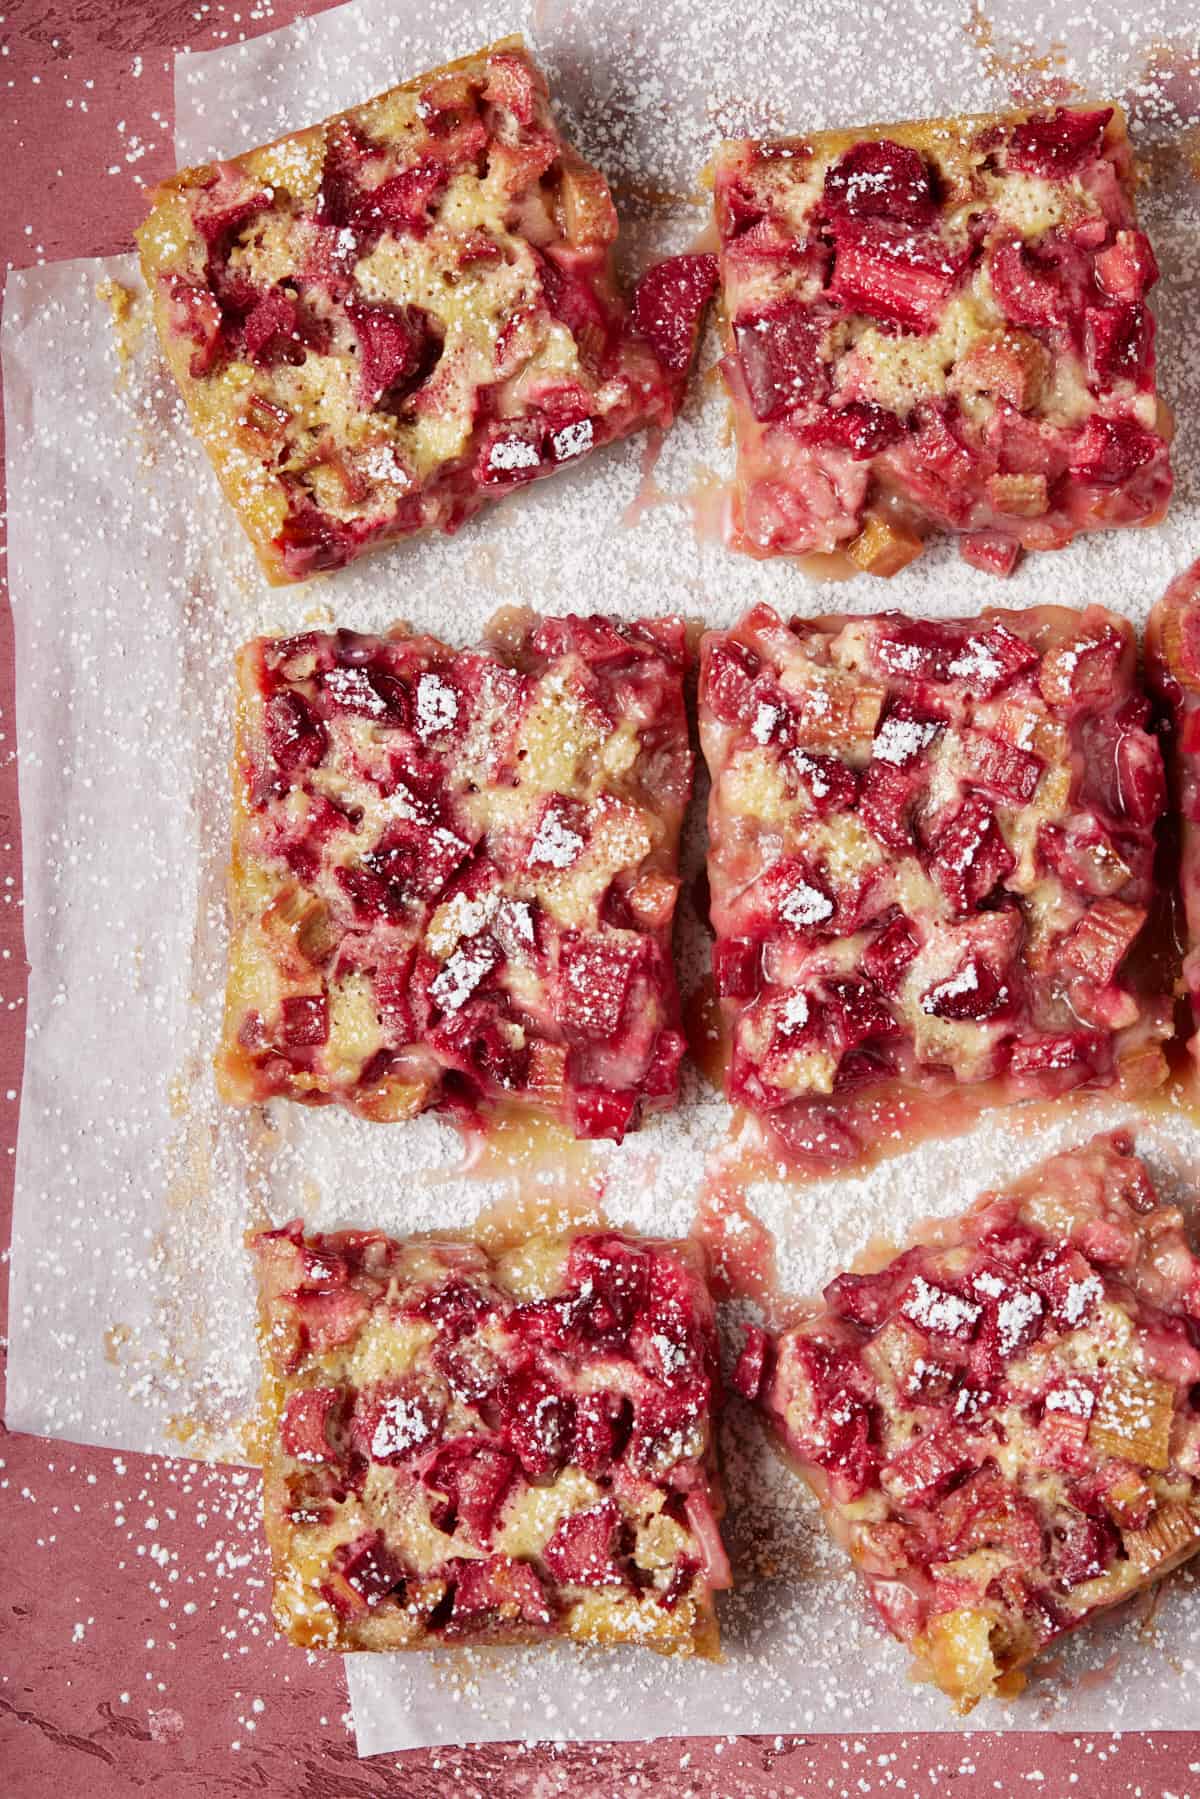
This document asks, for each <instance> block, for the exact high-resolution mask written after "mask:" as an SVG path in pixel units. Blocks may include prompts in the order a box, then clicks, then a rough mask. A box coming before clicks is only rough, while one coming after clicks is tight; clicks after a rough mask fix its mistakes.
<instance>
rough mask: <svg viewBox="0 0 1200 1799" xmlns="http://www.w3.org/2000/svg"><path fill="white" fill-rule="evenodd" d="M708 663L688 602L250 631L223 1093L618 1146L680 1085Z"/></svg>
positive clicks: (239, 1099) (242, 665)
mask: <svg viewBox="0 0 1200 1799" xmlns="http://www.w3.org/2000/svg"><path fill="white" fill-rule="evenodd" d="M685 660H686V648H685V642H684V631H683V625H682V623H681V622H680V620H678V619H671V618H667V619H653V620H646V621H643V622H641V623H638V624H623V623H617V622H614V621H611V620H608V619H604V618H599V617H592V618H577V617H568V618H560V619H554V618H547V619H541V620H539V619H537V618H536V617H534V615H533V614H530V613H520V612H509V613H506V614H505V613H502V614H500V615H499V616H498V617H497V618H496V619H495V620H493V622H492V626H491V627H490V632H489V637H488V640H487V641H486V642H485V644H484V646H483V647H482V648H481V649H479V650H474V651H464V652H456V651H453V650H450V649H448V648H447V647H446V646H445V645H444V644H442V643H439V642H438V641H436V640H435V639H433V638H431V637H410V636H407V635H405V634H404V632H403V631H402V630H399V629H397V630H396V631H394V632H392V633H389V634H388V635H387V636H385V637H369V636H361V635H357V634H355V633H354V632H350V631H339V632H332V633H329V632H315V631H313V632H306V633H304V634H302V635H300V636H296V637H289V638H282V639H269V638H260V639H258V640H256V641H255V642H253V643H251V644H248V645H247V646H246V648H245V649H244V650H243V651H242V653H241V656H240V658H239V680H240V710H239V742H238V752H237V765H236V771H235V823H234V852H233V866H232V873H231V881H230V900H231V911H232V942H231V951H230V968H229V983H228V989H227V995H226V1013H225V1031H224V1038H223V1043H222V1048H221V1052H220V1055H219V1057H218V1064H217V1067H218V1082H219V1085H220V1088H221V1092H222V1094H223V1096H224V1097H225V1098H226V1099H228V1100H231V1101H233V1102H235V1103H243V1104H244V1103H252V1102H255V1101H261V1100H265V1099H268V1098H270V1097H271V1096H272V1095H276V1094H281V1095H285V1096H287V1097H289V1098H292V1099H298V1100H301V1101H303V1102H304V1103H306V1104H310V1105H324V1104H327V1103H329V1102H331V1101H340V1102H341V1103H342V1104H345V1105H347V1106H350V1107H352V1108H353V1109H354V1110H355V1111H357V1112H359V1113H361V1114H363V1115H364V1116H367V1117H371V1118H378V1119H397V1118H404V1117H409V1116H412V1115H413V1114H414V1113H417V1112H419V1111H422V1110H423V1109H424V1108H426V1107H428V1106H443V1107H449V1108H453V1109H456V1110H458V1111H459V1112H460V1113H464V1112H465V1113H467V1114H470V1115H472V1116H473V1115H475V1114H476V1113H477V1112H478V1111H479V1110H480V1109H481V1108H482V1109H484V1110H486V1109H488V1108H491V1107H494V1106H495V1105H496V1104H497V1103H499V1102H503V1101H509V1102H514V1103H519V1104H523V1105H528V1106H531V1107H534V1108H536V1109H538V1110H540V1111H542V1112H544V1113H546V1114H548V1115H551V1116H554V1117H557V1118H559V1119H560V1120H561V1121H562V1122H563V1123H565V1124H566V1125H568V1126H569V1127H570V1128H571V1129H573V1130H574V1131H575V1132H576V1134H577V1135H579V1136H582V1137H615V1138H620V1137H621V1136H622V1134H623V1133H624V1132H625V1131H626V1130H628V1129H631V1128H632V1127H633V1126H634V1125H635V1124H636V1123H637V1121H638V1119H639V1117H640V1116H641V1114H642V1113H643V1112H644V1111H646V1110H656V1109H662V1108H666V1107H670V1106H671V1105H673V1104H674V1101H675V1097H676V1092H677V1087H678V1071H679V1063H680V1060H681V1057H682V1054H683V1048H684V1040H683V1036H682V1034H681V1032H680V1028H679V1001H678V995H677V992H676V986H675V974H674V967H673V964H672V960H671V925H672V918H673V913H674V906H675V895H676V892H677V889H678V885H679V882H678V872H677V850H678V842H679V827H680V821H681V818H682V815H683V810H684V807H685V805H686V803H687V798H688V794H689V792H690V789H691V776H692V762H691V751H690V749H689V747H688V737H687V719H686V715H685V712H684V703H683V672H684V665H685Z"/></svg>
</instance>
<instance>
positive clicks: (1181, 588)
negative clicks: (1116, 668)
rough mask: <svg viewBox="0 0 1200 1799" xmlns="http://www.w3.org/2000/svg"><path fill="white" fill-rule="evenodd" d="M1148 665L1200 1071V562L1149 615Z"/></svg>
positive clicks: (1191, 1044) (1185, 988)
mask: <svg viewBox="0 0 1200 1799" xmlns="http://www.w3.org/2000/svg"><path fill="white" fill-rule="evenodd" d="M1146 665H1147V671H1148V674H1149V676H1150V680H1151V682H1152V684H1153V686H1154V687H1155V689H1156V690H1157V692H1158V694H1159V695H1160V697H1161V699H1162V700H1163V701H1164V703H1165V706H1166V709H1167V712H1168V714H1169V717H1170V720H1171V724H1172V727H1173V730H1172V739H1171V742H1172V764H1173V773H1174V777H1175V793H1174V795H1173V810H1174V812H1175V815H1176V816H1177V818H1178V820H1179V844H1178V850H1179V890H1180V893H1181V895H1182V899H1183V933H1182V934H1183V937H1184V949H1185V954H1184V958H1183V969H1182V974H1181V982H1182V988H1183V992H1184V994H1185V996H1186V998H1187V1001H1188V1006H1189V1010H1190V1014H1191V1026H1192V1031H1193V1034H1192V1037H1191V1040H1190V1042H1189V1044H1188V1048H1189V1050H1190V1051H1191V1055H1192V1059H1193V1061H1194V1062H1195V1063H1196V1064H1197V1065H1198V1066H1200V1028H1198V1027H1200V561H1198V562H1194V563H1193V564H1192V566H1191V567H1190V568H1189V569H1186V570H1185V571H1184V573H1183V574H1182V575H1180V576H1179V577H1178V578H1177V579H1176V580H1175V581H1173V582H1172V583H1171V585H1170V587H1169V588H1168V589H1167V591H1166V593H1165V594H1164V595H1163V597H1162V599H1161V600H1159V602H1158V604H1157V605H1156V606H1155V607H1154V609H1153V611H1152V612H1151V614H1150V622H1149V625H1148V626H1147V629H1146Z"/></svg>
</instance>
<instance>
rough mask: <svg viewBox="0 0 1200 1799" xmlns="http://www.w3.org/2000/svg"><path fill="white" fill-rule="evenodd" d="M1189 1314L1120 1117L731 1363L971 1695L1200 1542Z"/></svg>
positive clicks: (858, 1555)
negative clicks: (1112, 1129) (1116, 1127)
mask: <svg viewBox="0 0 1200 1799" xmlns="http://www.w3.org/2000/svg"><path fill="white" fill-rule="evenodd" d="M1198 1321H1200V1263H1197V1261H1196V1259H1195V1258H1194V1257H1193V1255H1192V1254H1191V1252H1190V1250H1189V1249H1188V1246H1187V1241H1186V1239H1185V1237H1184V1232H1183V1226H1182V1220H1181V1216H1180V1214H1179V1212H1178V1211H1176V1210H1175V1209H1173V1208H1166V1207H1160V1206H1158V1205H1157V1204H1156V1195H1155V1192H1154V1188H1153V1186H1152V1185H1151V1182H1150V1178H1149V1176H1148V1174H1147V1172H1146V1170H1145V1168H1144V1167H1143V1166H1142V1164H1141V1162H1139V1161H1138V1159H1137V1157H1136V1156H1135V1155H1134V1154H1133V1145H1132V1142H1131V1140H1130V1139H1129V1138H1128V1137H1127V1136H1124V1135H1121V1134H1114V1135H1112V1136H1109V1137H1097V1138H1095V1139H1094V1140H1093V1141H1092V1142H1091V1143H1090V1144H1088V1145H1086V1146H1085V1147H1083V1148H1081V1149H1077V1150H1072V1151H1069V1152H1067V1153H1066V1154H1063V1155H1058V1156H1054V1157H1052V1158H1051V1159H1050V1160H1049V1161H1048V1162H1044V1163H1043V1164H1042V1165H1041V1166H1040V1167H1039V1168H1037V1169H1035V1170H1034V1171H1033V1172H1032V1173H1030V1174H1028V1175H1025V1176H1023V1177H1022V1178H1021V1179H1019V1180H1018V1181H1016V1182H1014V1184H1013V1185H1012V1186H1011V1187H1009V1188H1007V1189H1006V1190H1005V1191H1004V1192H1003V1193H1000V1194H990V1195H987V1196H985V1198H984V1199H982V1200H981V1201H980V1202H979V1204H978V1205H977V1206H976V1207H975V1208H974V1209H973V1210H972V1211H970V1212H968V1213H967V1214H966V1216H965V1217H962V1218H960V1219H958V1220H955V1221H952V1222H950V1223H947V1224H943V1225H941V1226H939V1227H937V1228H936V1229H934V1230H932V1231H931V1232H930V1233H929V1234H927V1235H925V1236H923V1237H922V1238H920V1239H919V1240H918V1241H917V1242H916V1243H915V1244H914V1245H913V1247H911V1248H909V1249H907V1250H905V1252H904V1253H903V1254H902V1255H899V1256H897V1257H896V1258H895V1260H894V1261H892V1262H889V1263H888V1264H887V1266H886V1267H883V1268H881V1269H879V1270H878V1272H873V1273H868V1274H842V1275H839V1276H838V1278H837V1279H836V1280H834V1281H831V1282H830V1284H829V1286H827V1287H826V1289H825V1294H824V1304H823V1305H822V1306H819V1307H817V1308H816V1309H815V1310H814V1311H813V1312H812V1314H811V1315H810V1316H808V1317H806V1318H805V1319H804V1320H803V1321H802V1322H800V1323H799V1324H797V1325H796V1326H795V1328H793V1329H789V1330H787V1331H785V1332H784V1333H783V1335H782V1336H781V1337H780V1338H779V1339H778V1341H777V1342H776V1343H775V1344H774V1345H771V1344H770V1343H769V1342H768V1341H767V1339H766V1338H765V1336H764V1334H763V1333H762V1332H761V1331H759V1330H757V1329H754V1330H753V1331H752V1332H751V1335H750V1338H749V1340H748V1342H747V1345H746V1348H745V1350H744V1352H743V1355H742V1359H741V1362H740V1363H739V1365H738V1371H737V1375H736V1377H735V1379H736V1383H737V1384H738V1385H739V1386H741V1388H742V1389H743V1390H744V1391H745V1392H746V1393H747V1394H748V1395H750V1396H751V1397H754V1396H758V1397H759V1398H760V1401H761V1404H762V1406H763V1407H764V1408H765V1411H766V1413H767V1416H768V1418H769V1419H770V1420H771V1422H772V1424H773V1426H774V1427H775V1428H776V1429H777V1430H778V1432H779V1433H780V1435H781V1437H782V1439H783V1442H784V1444H785V1446H786V1447H787V1449H788V1450H789V1451H790V1453H791V1455H792V1456H794V1457H795V1459H796V1460H797V1462H798V1463H799V1466H800V1469H801V1472H802V1473H803V1474H804V1475H805V1477H806V1478H807V1480H808V1481H809V1482H810V1484H811V1485H812V1487H813V1489H814V1491H815V1493H816V1495H817V1498H818V1499H819V1500H820V1502H821V1505H822V1507H823V1509H824V1511H825V1514H826V1518H827V1521H828V1523H829V1526H830V1528H831V1530H832V1532H833V1534H834V1536H835V1537H836V1539H837V1540H838V1542H839V1543H841V1544H842V1546H843V1547H844V1548H845V1549H847V1550H848V1552H849V1553H850V1555H851V1557H852V1558H853V1560H854V1563H855V1565H856V1567H857V1568H858V1570H859V1571H860V1573H861V1574H862V1575H863V1576H864V1578H865V1580H866V1583H867V1589H868V1592H869V1593H870V1596H871V1599H872V1601H873V1602H874V1605H875V1607H876V1609H877V1611H878V1612H879V1615H880V1617H881V1618H882V1620H883V1622H884V1623H885V1624H886V1625H887V1627H888V1629H889V1630H890V1631H891V1632H892V1633H893V1635H895V1636H896V1637H897V1638H899V1640H900V1641H901V1642H903V1643H906V1644H908V1646H909V1647H910V1649H911V1650H912V1652H913V1654H914V1656H915V1657H916V1660H917V1665H918V1670H919V1672H920V1674H921V1676H922V1677H923V1678H925V1679H928V1680H932V1681H934V1682H935V1683H936V1684H937V1685H938V1686H939V1687H941V1689H942V1690H943V1691H944V1692H945V1693H947V1694H949V1695H950V1696H951V1697H952V1698H954V1699H955V1700H957V1701H958V1704H959V1708H960V1709H961V1710H964V1711H966V1710H969V1709H970V1707H971V1706H972V1705H974V1704H975V1702H976V1701H977V1700H979V1699H983V1698H987V1697H992V1696H996V1695H1000V1696H1010V1695H1012V1694H1014V1693H1017V1692H1019V1691H1020V1689H1021V1687H1022V1686H1023V1685H1024V1684H1025V1676H1024V1675H1023V1674H1022V1673H1021V1672H1020V1670H1021V1669H1022V1668H1023V1667H1024V1666H1025V1664H1026V1663H1028V1662H1029V1661H1030V1660H1031V1659H1032V1658H1033V1657H1034V1656H1036V1655H1038V1654H1040V1653H1041V1652H1042V1651H1043V1650H1044V1649H1045V1648H1046V1647H1047V1646H1048V1645H1049V1644H1051V1643H1053V1642H1054V1641H1055V1640H1056V1639H1058V1638H1059V1637H1061V1636H1062V1635H1063V1634H1064V1632H1066V1631H1069V1630H1073V1629H1075V1627H1076V1626H1077V1625H1080V1624H1082V1623H1084V1622H1085V1620H1087V1619H1088V1618H1091V1617H1094V1616H1095V1614H1096V1613H1097V1612H1100V1611H1103V1610H1105V1609H1107V1608H1108V1607H1109V1606H1112V1605H1116V1604H1118V1603H1119V1602H1120V1601H1121V1600H1123V1599H1127V1598H1128V1597H1129V1595H1130V1594H1131V1593H1135V1592H1137V1591H1138V1590H1139V1589H1141V1588H1143V1587H1146V1586H1149V1585H1151V1584H1152V1583H1153V1582H1154V1581H1156V1580H1158V1579H1159V1578H1160V1577H1161V1576H1162V1575H1163V1574H1165V1573H1166V1572H1167V1570H1168V1569H1169V1568H1172V1567H1174V1566H1175V1565H1176V1564H1177V1563H1179V1562H1182V1561H1184V1560H1186V1558H1187V1557H1188V1556H1190V1555H1192V1554H1193V1553H1194V1552H1195V1551H1196V1549H1197V1548H1200V1409H1198V1408H1197V1394H1198V1393H1200V1387H1198V1386H1197V1381H1198V1380H1200V1350H1198V1349H1197V1346H1196V1345H1197V1340H1198V1338H1197V1323H1198Z"/></svg>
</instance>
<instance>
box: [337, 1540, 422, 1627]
mask: <svg viewBox="0 0 1200 1799" xmlns="http://www.w3.org/2000/svg"><path fill="white" fill-rule="evenodd" d="M403 1585H404V1567H403V1564H402V1563H401V1562H399V1561H397V1559H396V1557H395V1556H394V1555H393V1554H392V1553H391V1551H390V1550H389V1549H388V1547H387V1545H386V1544H385V1542H384V1540H383V1534H382V1532H380V1531H372V1532H369V1533H368V1534H367V1535H366V1536H362V1537H359V1538H357V1539H356V1540H355V1541H354V1542H350V1543H341V1544H339V1545H338V1547H337V1549H336V1550H334V1552H333V1554H332V1556H331V1557H330V1562H329V1573H328V1578H327V1579H326V1580H325V1581H324V1582H322V1585H321V1597H322V1598H323V1599H324V1600H326V1602H327V1603H328V1604H329V1605H330V1606H332V1607H333V1609H334V1611H335V1612H336V1613H337V1614H338V1615H339V1617H340V1619H341V1620H342V1623H343V1624H344V1625H346V1626H348V1625H349V1624H350V1622H351V1620H353V1619H354V1618H356V1617H358V1616H359V1615H361V1614H362V1613H364V1612H368V1611H370V1610H372V1609H373V1608H375V1607H376V1606H378V1605H379V1604H380V1603H381V1601H383V1600H384V1599H387V1598H388V1597H389V1596H390V1595H393V1594H396V1593H397V1590H398V1589H400V1590H401V1591H402V1589H403Z"/></svg>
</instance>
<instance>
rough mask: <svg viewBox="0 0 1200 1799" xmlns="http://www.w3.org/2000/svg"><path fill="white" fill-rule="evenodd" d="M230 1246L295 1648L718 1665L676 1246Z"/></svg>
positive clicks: (267, 1505) (714, 1575) (697, 1364)
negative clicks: (245, 1293)
mask: <svg viewBox="0 0 1200 1799" xmlns="http://www.w3.org/2000/svg"><path fill="white" fill-rule="evenodd" d="M251 1241H252V1247H253V1249H254V1251H255V1255H256V1260H257V1264H258V1269H259V1284H260V1319H261V1333H260V1334H261V1343H262V1351H263V1359H264V1370H265V1379H264V1386H263V1416H264V1439H265V1444H266V1453H265V1458H264V1516H265V1522H266V1531H267V1539H268V1543H269V1545H270V1549H271V1560H272V1568H273V1574H274V1611H275V1617H276V1621H277V1623H278V1624H279V1627H280V1629H281V1630H283V1631H284V1632H285V1633H286V1634H287V1635H288V1636H289V1637H290V1638H291V1640H292V1641H293V1642H295V1643H298V1644H301V1645H305V1646H314V1645H315V1646H320V1647H323V1648H331V1649H402V1648H418V1647H426V1646H429V1645H431V1644H436V1643H452V1642H489V1643H514V1642H543V1641H546V1640H548V1639H550V1638H554V1637H570V1638H572V1639H574V1640H575V1641H578V1642H587V1643H641V1644H644V1645H645V1646H647V1647H649V1648H652V1649H655V1650H658V1651H659V1652H660V1653H663V1654H672V1655H703V1656H710V1657H711V1656H714V1655H715V1654H716V1653H717V1650H718V1633H717V1621H716V1614H715V1611H714V1609H713V1602H712V1593H713V1590H714V1589H715V1588H717V1587H721V1586H727V1585H728V1584H729V1569H728V1564H727V1562H726V1559H725V1554H724V1550H723V1548H722V1546H721V1539H720V1533H719V1528H718V1524H719V1519H720V1516H721V1511H722V1505H723V1502H722V1498H721V1489H720V1482H719V1479H718V1476H717V1468H716V1448H715V1440H714V1434H713V1414H714V1412H715V1410H716V1408H717V1406H718V1405H719V1402H720V1385H719V1372H718V1361H717V1346H716V1335H715V1326H714V1322H713V1311H712V1303H711V1301H710V1299H709V1296H708V1292H707V1289H706V1286H705V1275H704V1264H703V1258H702V1255H701V1254H700V1252H699V1250H698V1249H697V1248H696V1246H695V1245H693V1244H690V1243H664V1242H659V1241H654V1240H649V1239H638V1238H630V1237H626V1236H623V1235H621V1234H620V1233H615V1232H604V1233H600V1232H591V1233H584V1234H580V1235H577V1236H574V1237H570V1238H546V1237H537V1238H531V1239H528V1240H527V1241H525V1242H524V1243H521V1244H520V1245H518V1246H517V1247H516V1248H514V1249H512V1250H510V1251H509V1252H508V1253H506V1254H504V1255H500V1256H489V1255H488V1254H487V1253H486V1252H485V1251H484V1250H483V1249H481V1248H480V1247H478V1246H477V1245H475V1244H472V1243H469V1242H463V1241H453V1240H440V1241H439V1240H425V1239H410V1240H408V1241H407V1242H400V1243H398V1242H394V1241H391V1240H390V1239H388V1238H386V1237H383V1236H381V1235H380V1234H379V1233H377V1232H369V1231H346V1232H340V1233H336V1234H334V1235H325V1236H313V1237H308V1238H306V1237H305V1236H304V1235H303V1232H302V1229H301V1226H300V1225H299V1223H296V1224H292V1225H289V1226H286V1227H285V1228H284V1229H282V1230H278V1231H266V1232H260V1233H259V1234H258V1235H257V1236H256V1237H254V1238H253V1239H252V1240H251Z"/></svg>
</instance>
